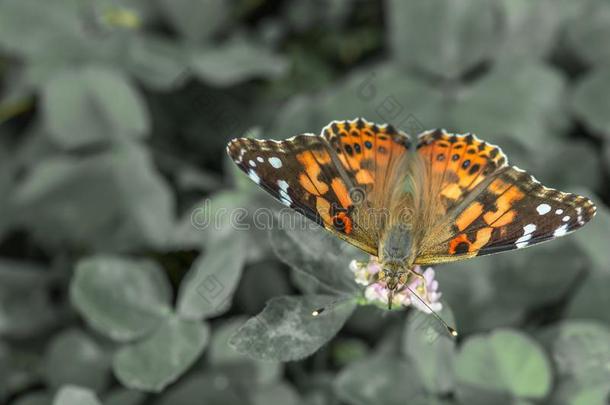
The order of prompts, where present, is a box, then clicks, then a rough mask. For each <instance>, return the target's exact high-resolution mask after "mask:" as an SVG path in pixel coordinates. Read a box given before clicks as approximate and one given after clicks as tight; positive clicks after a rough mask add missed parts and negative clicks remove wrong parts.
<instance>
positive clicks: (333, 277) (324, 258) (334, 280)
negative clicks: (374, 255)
mask: <svg viewBox="0 0 610 405" xmlns="http://www.w3.org/2000/svg"><path fill="white" fill-rule="evenodd" d="M284 212H285V211H284ZM271 246H272V247H273V250H274V252H275V254H276V255H277V257H278V258H279V259H280V260H282V261H283V262H284V263H286V264H287V265H289V266H290V267H292V268H293V269H295V270H297V271H299V272H301V273H304V274H306V275H308V276H310V277H313V278H314V279H315V280H317V281H318V282H319V283H321V284H322V286H323V287H325V288H328V289H330V290H331V291H336V292H340V293H348V294H355V293H356V292H358V291H359V288H358V285H357V284H356V283H355V282H354V275H353V274H352V273H351V272H350V270H349V264H350V262H351V261H352V260H354V259H359V260H364V259H366V257H365V256H364V255H363V254H362V253H361V252H360V251H357V250H356V249H355V248H352V247H351V246H348V245H347V244H345V243H344V242H342V241H340V240H339V239H338V238H336V237H335V236H334V235H330V234H328V233H327V232H326V231H325V230H324V229H323V228H321V227H320V226H318V225H316V224H314V223H313V222H311V221H309V220H308V219H306V218H304V217H302V216H301V215H296V214H292V215H282V217H281V218H280V219H279V225H278V226H277V227H274V229H272V231H271Z"/></svg>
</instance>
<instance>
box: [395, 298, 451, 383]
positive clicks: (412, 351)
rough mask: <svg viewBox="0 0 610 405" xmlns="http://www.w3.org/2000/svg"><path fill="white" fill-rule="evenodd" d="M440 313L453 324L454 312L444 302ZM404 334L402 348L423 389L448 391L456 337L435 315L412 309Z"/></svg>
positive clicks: (446, 320)
mask: <svg viewBox="0 0 610 405" xmlns="http://www.w3.org/2000/svg"><path fill="white" fill-rule="evenodd" d="M439 315H440V316H441V317H442V318H443V319H444V320H445V322H447V323H448V324H449V325H455V319H454V317H453V313H452V312H451V310H450V309H449V308H447V306H446V305H445V308H443V310H442V311H441V312H440V313H439ZM457 329H458V330H459V328H457ZM403 334H404V335H403V341H402V351H403V353H404V354H405V355H406V356H407V357H408V358H409V359H410V361H411V362H412V363H413V365H414V367H415V369H416V370H417V372H418V374H419V376H420V379H421V382H422V384H423V385H424V386H425V387H426V390H427V391H428V392H430V393H436V394H447V393H449V392H451V391H452V390H453V386H454V374H453V363H454V361H455V338H453V337H452V336H450V335H449V334H448V332H447V330H446V329H445V327H444V326H443V325H442V324H441V323H440V322H439V321H438V320H437V319H436V318H434V317H433V316H432V315H428V314H424V313H423V312H420V311H411V313H410V314H409V316H408V317H407V322H406V323H405V328H404V331H403Z"/></svg>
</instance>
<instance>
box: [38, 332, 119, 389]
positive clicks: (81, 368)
mask: <svg viewBox="0 0 610 405" xmlns="http://www.w3.org/2000/svg"><path fill="white" fill-rule="evenodd" d="M43 377H44V380H45V382H46V384H47V386H48V387H49V388H51V389H58V388H60V387H61V386H63V385H78V386H80V387H83V388H88V389H90V390H92V391H96V392H101V391H102V389H104V388H106V387H107V386H108V384H109V382H110V355H109V353H107V352H106V351H105V350H103V349H102V348H101V347H100V346H99V345H98V344H97V343H96V342H95V341H94V340H93V339H91V338H90V337H89V336H87V335H86V334H85V333H83V332H82V331H80V330H76V329H68V330H65V331H63V332H61V333H60V334H59V335H57V336H55V337H54V338H53V340H51V343H50V344H49V346H48V347H47V349H46V352H45V356H44V361H43Z"/></svg>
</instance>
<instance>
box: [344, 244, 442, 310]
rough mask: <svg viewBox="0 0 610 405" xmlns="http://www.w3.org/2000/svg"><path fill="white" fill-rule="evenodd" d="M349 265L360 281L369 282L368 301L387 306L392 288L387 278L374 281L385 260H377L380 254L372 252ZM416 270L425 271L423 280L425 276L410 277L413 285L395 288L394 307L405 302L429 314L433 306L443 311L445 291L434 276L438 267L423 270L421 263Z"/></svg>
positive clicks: (366, 298) (366, 292)
mask: <svg viewBox="0 0 610 405" xmlns="http://www.w3.org/2000/svg"><path fill="white" fill-rule="evenodd" d="M349 268H350V270H351V271H352V272H353V273H354V276H355V281H356V283H358V284H360V285H363V286H365V289H364V299H365V301H366V303H370V304H375V305H378V306H382V307H387V305H388V295H389V293H390V290H389V289H388V288H387V286H386V282H385V281H383V280H380V281H378V282H374V281H375V277H374V275H375V274H377V273H379V272H380V271H381V270H382V269H381V264H380V263H379V262H378V261H377V258H376V257H374V256H371V258H370V260H369V262H368V263H363V262H359V261H356V260H354V261H352V262H351V263H350V265H349ZM413 271H414V272H417V273H419V274H423V276H424V277H423V280H422V278H421V277H413V276H411V277H409V283H408V287H409V288H402V287H403V286H399V287H398V289H397V291H395V292H394V296H393V297H392V307H395V308H400V307H401V306H403V307H408V306H410V305H413V306H414V307H415V308H417V309H419V310H420V311H422V312H425V313H427V314H429V313H430V309H432V310H433V311H434V312H439V311H440V310H441V309H442V308H443V306H442V304H441V302H440V298H441V295H442V294H441V292H440V291H439V290H438V281H436V280H435V279H434V275H435V273H434V269H433V268H432V267H428V268H426V269H425V270H424V271H423V272H422V269H421V267H420V266H415V268H413ZM424 280H425V281H424ZM424 282H425V288H424ZM414 293H417V295H418V296H419V298H421V300H423V301H424V302H425V303H426V304H427V305H428V307H430V308H428V307H426V305H424V304H423V303H422V302H421V300H420V299H418V298H417V297H416V296H415V295H414Z"/></svg>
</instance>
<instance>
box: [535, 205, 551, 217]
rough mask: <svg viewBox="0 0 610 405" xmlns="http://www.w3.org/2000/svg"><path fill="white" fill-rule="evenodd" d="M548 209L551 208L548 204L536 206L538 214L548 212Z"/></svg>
mask: <svg viewBox="0 0 610 405" xmlns="http://www.w3.org/2000/svg"><path fill="white" fill-rule="evenodd" d="M550 210H551V206H550V205H548V204H540V205H539V206H537V207H536V211H538V214H540V215H544V214H548V212H549V211H550Z"/></svg>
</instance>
